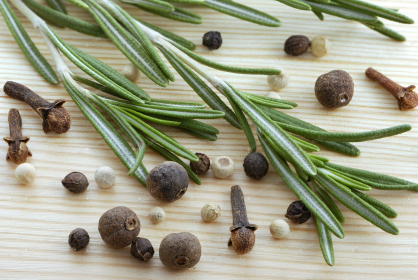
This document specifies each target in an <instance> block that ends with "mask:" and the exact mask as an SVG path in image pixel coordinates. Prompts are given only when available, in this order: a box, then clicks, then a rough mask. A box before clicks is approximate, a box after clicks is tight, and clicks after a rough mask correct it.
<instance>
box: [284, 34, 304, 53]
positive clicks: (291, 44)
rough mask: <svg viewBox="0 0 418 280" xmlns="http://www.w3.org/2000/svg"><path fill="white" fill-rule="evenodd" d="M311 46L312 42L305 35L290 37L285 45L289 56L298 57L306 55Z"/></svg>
mask: <svg viewBox="0 0 418 280" xmlns="http://www.w3.org/2000/svg"><path fill="white" fill-rule="evenodd" d="M310 46H311V41H310V40H309V38H308V37H306V36H304V35H293V36H290V37H289V38H288V39H287V40H286V42H285V43H284V51H285V52H286V53H287V54H290V55H293V56H297V55H301V54H304V53H306V52H307V51H308V50H309V47H310Z"/></svg>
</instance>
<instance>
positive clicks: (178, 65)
mask: <svg viewBox="0 0 418 280" xmlns="http://www.w3.org/2000/svg"><path fill="white" fill-rule="evenodd" d="M158 48H159V49H160V50H161V52H162V53H163V54H164V56H165V57H166V58H167V60H168V61H169V62H170V64H171V65H172V66H173V67H174V69H176V71H177V72H178V73H179V74H180V76H181V77H182V78H183V79H184V80H185V81H186V82H187V83H188V84H189V86H190V87H191V88H192V89H193V90H194V91H195V92H196V93H197V94H198V95H199V97H200V98H202V99H203V100H204V101H205V102H206V104H208V105H209V106H210V107H211V108H212V109H214V110H219V111H222V112H224V113H225V117H224V118H225V120H226V121H227V122H229V123H230V124H231V125H233V126H235V127H236V128H239V129H241V125H240V123H239V120H238V118H237V116H236V115H235V113H234V112H233V111H232V110H231V109H230V108H229V107H228V106H227V105H226V104H225V103H224V102H223V101H222V100H221V99H220V98H219V96H218V95H216V93H214V92H213V90H212V89H211V88H210V87H209V86H208V85H207V84H206V83H205V82H203V81H202V79H201V78H200V77H199V76H198V75H197V74H196V73H195V72H193V71H192V70H191V69H190V68H189V67H187V66H186V65H185V64H184V63H183V62H182V61H181V60H180V59H179V58H178V57H177V56H176V55H174V54H173V53H172V52H171V51H170V50H168V49H167V48H166V47H165V46H163V45H158Z"/></svg>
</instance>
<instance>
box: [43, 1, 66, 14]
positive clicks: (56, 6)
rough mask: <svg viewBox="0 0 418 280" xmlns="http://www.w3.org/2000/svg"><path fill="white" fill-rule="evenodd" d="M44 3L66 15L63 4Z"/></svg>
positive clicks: (57, 2) (54, 2) (58, 2)
mask: <svg viewBox="0 0 418 280" xmlns="http://www.w3.org/2000/svg"><path fill="white" fill-rule="evenodd" d="M46 2H47V3H48V5H49V6H50V7H51V8H52V9H54V10H55V11H58V12H60V13H63V14H67V9H66V8H65V6H64V4H62V2H61V0H46Z"/></svg>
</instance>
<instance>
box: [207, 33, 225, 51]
mask: <svg viewBox="0 0 418 280" xmlns="http://www.w3.org/2000/svg"><path fill="white" fill-rule="evenodd" d="M203 45H204V46H206V47H208V48H209V49H210V50H217V49H219V48H220V47H221V46H222V36H221V33H219V32H218V31H209V32H207V33H205V35H203Z"/></svg>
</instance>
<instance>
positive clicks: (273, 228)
mask: <svg viewBox="0 0 418 280" xmlns="http://www.w3.org/2000/svg"><path fill="white" fill-rule="evenodd" d="M289 232H290V227H289V224H288V223H287V222H286V221H284V220H280V219H278V220H274V221H273V222H272V223H271V224H270V233H271V235H273V237H274V238H283V237H285V236H286V235H288V234H289Z"/></svg>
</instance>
